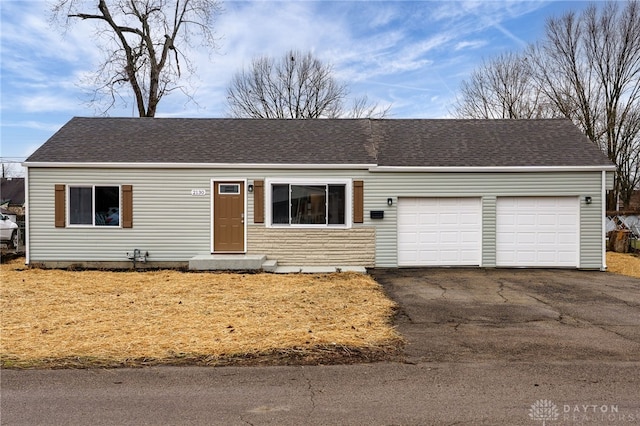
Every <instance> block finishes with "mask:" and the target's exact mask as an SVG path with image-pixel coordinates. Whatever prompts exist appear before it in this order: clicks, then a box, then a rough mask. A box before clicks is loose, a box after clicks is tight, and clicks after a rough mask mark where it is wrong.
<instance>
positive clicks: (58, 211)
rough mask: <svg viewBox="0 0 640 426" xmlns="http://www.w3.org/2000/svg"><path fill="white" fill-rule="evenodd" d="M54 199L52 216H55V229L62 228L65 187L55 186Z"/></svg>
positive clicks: (63, 223) (63, 224)
mask: <svg viewBox="0 0 640 426" xmlns="http://www.w3.org/2000/svg"><path fill="white" fill-rule="evenodd" d="M55 188H56V190H55V199H54V210H55V213H54V216H55V219H54V221H55V226H56V228H64V227H65V224H66V218H65V189H66V188H65V186H64V185H56V186H55Z"/></svg>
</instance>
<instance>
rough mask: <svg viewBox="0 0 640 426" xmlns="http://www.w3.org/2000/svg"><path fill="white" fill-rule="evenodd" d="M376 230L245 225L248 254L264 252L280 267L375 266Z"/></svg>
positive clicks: (371, 228)
mask: <svg viewBox="0 0 640 426" xmlns="http://www.w3.org/2000/svg"><path fill="white" fill-rule="evenodd" d="M375 244H376V231H375V228H373V227H366V228H365V227H363V228H351V229H284V228H266V227H263V226H249V227H248V230H247V248H248V254H266V255H267V258H269V259H275V260H277V261H278V265H282V266H303V265H304V266H307V265H308V266H313V265H331V266H353V265H357V266H366V267H373V266H374V265H375Z"/></svg>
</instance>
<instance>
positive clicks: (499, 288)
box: [496, 281, 509, 303]
mask: <svg viewBox="0 0 640 426" xmlns="http://www.w3.org/2000/svg"><path fill="white" fill-rule="evenodd" d="M503 291H504V282H502V281H500V287H498V291H496V293H497V294H498V296H500V297H501V298H502V300H503V301H504V303H507V302H508V301H509V299H507V298H506V297H504V295H503V294H502V292H503Z"/></svg>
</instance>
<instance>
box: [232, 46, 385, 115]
mask: <svg viewBox="0 0 640 426" xmlns="http://www.w3.org/2000/svg"><path fill="white" fill-rule="evenodd" d="M347 95H348V90H347V86H346V85H345V84H343V83H340V82H338V81H337V80H336V79H335V78H334V77H333V67H332V66H331V65H330V64H326V63H323V62H321V61H320V60H318V59H317V58H315V57H313V55H312V54H311V53H306V54H304V53H302V52H298V51H293V50H292V51H289V52H287V53H286V54H285V55H284V56H283V57H282V58H280V59H277V60H276V59H274V58H271V57H259V58H255V59H253V61H252V62H251V66H250V67H249V69H243V70H241V71H239V72H237V73H236V74H235V75H234V76H233V78H232V80H231V84H230V86H229V88H228V89H227V100H228V102H229V111H230V115H231V116H233V117H246V118H336V117H364V116H367V117H377V118H380V117H383V116H384V115H385V114H387V112H388V111H389V109H390V106H389V107H387V108H385V109H381V108H379V107H378V105H377V104H370V103H369V101H368V99H367V97H366V96H365V97H363V98H359V99H356V100H355V102H354V107H353V109H352V110H348V111H347V110H345V108H344V100H345V98H346V97H347Z"/></svg>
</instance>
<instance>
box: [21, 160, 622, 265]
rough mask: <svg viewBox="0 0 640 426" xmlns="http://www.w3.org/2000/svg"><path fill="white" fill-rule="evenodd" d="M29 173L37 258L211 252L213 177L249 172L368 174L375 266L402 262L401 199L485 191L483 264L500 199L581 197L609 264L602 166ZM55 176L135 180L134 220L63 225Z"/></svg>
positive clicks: (590, 254)
mask: <svg viewBox="0 0 640 426" xmlns="http://www.w3.org/2000/svg"><path fill="white" fill-rule="evenodd" d="M28 173H29V179H28V185H29V188H28V196H29V200H28V202H29V212H28V213H29V215H30V216H29V242H30V243H29V250H30V262H32V263H37V262H40V261H126V260H127V259H126V253H127V252H131V251H133V249H136V248H137V249H140V250H143V251H148V252H149V261H163V262H172V261H187V260H188V259H189V258H191V257H193V256H194V255H196V254H206V253H209V252H210V249H211V193H210V192H211V180H212V179H236V180H237V179H242V180H245V179H246V181H247V184H248V183H251V182H252V181H253V180H265V179H269V178H271V179H275V178H288V177H289V178H305V179H307V178H311V179H315V178H317V179H318V180H319V181H321V180H322V179H323V178H333V179H352V180H363V181H364V223H362V224H354V225H353V229H357V228H366V229H368V230H369V232H371V231H370V230H372V229H374V230H375V232H374V234H375V266H377V267H395V266H397V218H396V209H397V204H398V197H481V198H482V209H483V212H482V216H483V240H482V266H485V267H492V266H495V229H496V223H495V216H496V213H495V204H496V199H497V197H500V196H545V195H546V196H579V197H580V199H581V201H580V220H581V223H580V267H581V268H587V269H591V268H593V269H598V268H600V267H601V263H602V247H603V245H602V217H601V211H602V210H601V209H602V204H601V203H602V197H601V193H602V188H601V183H602V174H601V172H554V173H542V172H537V173H413V172H412V173H401V172H400V173H399V172H372V173H370V172H368V171H366V170H312V169H304V170H278V169H268V170H260V169H247V170H242V169H236V170H234V169H186V168H185V169H160V168H140V169H130V168H107V169H104V168H103V169H100V168H95V169H93V168H29V169H28ZM611 176H612V174H611V173H607V179H606V182H607V185H610V184H611V179H612V177H611ZM56 184H65V185H83V184H94V185H132V187H133V228H130V229H124V228H117V229H113V228H106V227H105V228H74V227H66V228H56V227H55V223H54V218H55V215H54V192H55V185H56ZM192 189H206V191H207V195H206V196H204V197H198V196H192V195H191V190H192ZM266 190H268V188H265V191H266ZM587 195H588V196H590V197H592V204H590V205H586V204H585V203H584V197H585V196H587ZM388 198H392V200H393V205H392V206H391V207H389V206H388V205H387V199H388ZM372 210H382V211H384V219H371V218H370V212H371V211H372ZM246 218H247V225H248V233H250V232H253V230H254V226H258V227H263V225H254V223H253V194H248V196H247V214H246ZM266 219H267V218H265V220H266ZM278 231H279V232H283V233H285V232H291V234H292V235H294V234H296V232H298V231H296V230H294V229H291V230H287V229H281V228H280V229H278ZM320 231H322V230H320ZM318 235H321V234H320V233H319V234H318ZM345 235H348V233H346V234H345ZM361 236H362V235H359V237H358V238H360V237H361ZM258 239H259V235H255V236H253V235H252V234H248V235H247V242H248V247H247V250H248V251H249V252H257V250H258V248H261V247H259V245H257V243H256V241H258ZM254 244H256V245H255V246H252V245H254ZM263 247H264V246H263ZM367 247H368V246H367ZM349 250H352V248H349ZM367 250H368V249H367ZM346 251H347V250H345V252H346ZM265 254H267V255H270V253H265ZM332 256H333V255H332Z"/></svg>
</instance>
